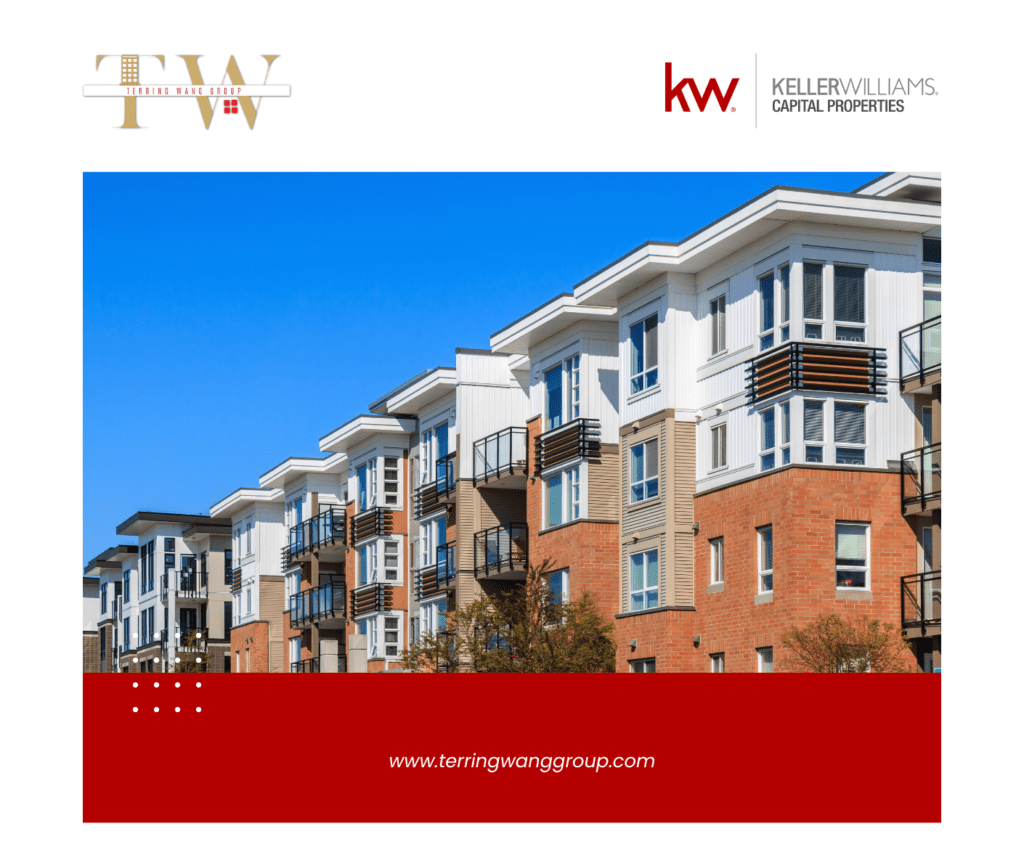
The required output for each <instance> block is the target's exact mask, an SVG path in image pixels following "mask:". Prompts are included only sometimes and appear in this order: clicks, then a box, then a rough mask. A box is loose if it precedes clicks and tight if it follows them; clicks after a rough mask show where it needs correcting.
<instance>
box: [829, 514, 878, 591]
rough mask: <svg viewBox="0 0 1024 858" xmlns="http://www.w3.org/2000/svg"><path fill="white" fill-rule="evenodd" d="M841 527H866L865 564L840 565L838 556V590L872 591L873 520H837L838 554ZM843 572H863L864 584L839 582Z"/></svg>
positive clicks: (837, 551)
mask: <svg viewBox="0 0 1024 858" xmlns="http://www.w3.org/2000/svg"><path fill="white" fill-rule="evenodd" d="M840 527H859V528H863V529H864V566H863V567H860V566H855V565H842V566H841V565H840V564H839V558H838V556H837V557H836V562H835V570H836V590H843V591H848V590H863V591H865V592H870V591H871V522H869V521H837V522H836V526H835V542H836V554H837V555H838V553H839V528H840ZM843 572H857V573H863V575H864V586H863V587H857V586H854V585H845V584H844V585H841V584H840V583H839V576H840V574H841V573H843Z"/></svg>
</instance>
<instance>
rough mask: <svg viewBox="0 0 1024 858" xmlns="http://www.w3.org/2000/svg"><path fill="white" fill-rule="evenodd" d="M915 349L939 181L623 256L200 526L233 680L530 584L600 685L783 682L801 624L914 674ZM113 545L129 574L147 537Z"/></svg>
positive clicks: (328, 658) (921, 572)
mask: <svg viewBox="0 0 1024 858" xmlns="http://www.w3.org/2000/svg"><path fill="white" fill-rule="evenodd" d="M940 336H941V182H940V179H939V176H938V175H937V174H927V173H920V174H911V173H891V174H886V175H884V176H881V177H879V178H878V179H876V180H875V181H873V182H871V183H869V184H868V185H865V186H863V187H861V188H858V189H857V190H856V191H854V192H851V193H834V192H824V191H815V190H809V189H799V188H783V187H776V188H772V189H770V190H769V191H766V192H765V193H764V194H761V195H760V196H758V197H757V198H755V199H754V200H751V201H750V202H748V203H746V204H744V205H742V206H740V207H739V208H737V209H735V210H733V211H732V212H729V213H727V214H725V215H724V216H723V217H721V218H720V219H718V220H717V221H715V222H714V223H712V224H710V225H708V226H707V227H705V228H703V229H701V230H699V231H698V232H696V233H694V234H693V235H691V236H688V237H687V238H685V239H683V240H682V241H680V242H678V243H671V244H667V243H656V242H649V243H647V244H644V245H643V246H641V247H639V248H637V249H635V250H633V251H631V252H630V253H628V254H626V255H625V256H623V257H621V258H620V259H618V260H616V261H615V262H613V263H611V264H610V265H608V266H606V267H605V268H603V269H602V270H601V271H599V272H597V273H595V274H594V275H592V276H591V277H588V278H587V279H585V280H584V281H582V282H581V283H579V284H577V285H576V286H575V287H574V289H573V290H572V292H566V293H564V294H562V295H559V296H557V297H555V298H553V299H552V300H550V301H548V302H547V303H545V304H543V305H542V306H541V307H538V308H537V309H535V310H533V311H531V312H529V313H527V314H526V315H525V316H523V317H522V318H520V319H518V320H516V321H515V322H512V323H511V324H509V325H507V326H506V327H504V328H502V329H501V330H500V331H498V332H497V333H495V334H494V335H492V337H491V338H490V344H489V345H490V348H489V349H487V350H479V349H462V348H459V349H456V353H455V366H453V367H438V368H436V369H433V370H428V371H426V372H423V373H421V374H419V375H417V376H416V377H414V378H412V379H410V380H409V381H407V382H405V383H404V384H402V385H400V386H399V387H397V388H395V389H394V390H392V391H391V392H389V393H387V394H385V395H384V396H382V397H381V398H380V399H379V400H378V401H376V402H374V403H372V404H371V405H370V407H369V410H370V414H364V415H360V416H357V417H355V418H353V419H351V420H349V421H348V422H347V423H345V424H343V425H342V426H340V427H339V428H338V429H336V430H334V431H333V432H331V433H329V434H328V435H326V436H324V437H323V438H321V439H320V442H319V446H320V450H321V452H323V453H324V454H325V458H323V459H289V460H287V461H286V462H284V463H282V465H279V466H277V467H276V468H275V469H273V470H272V471H269V472H268V473H266V474H264V475H263V476H262V477H261V478H260V488H259V489H239V490H238V491H237V492H236V493H235V494H233V495H231V496H229V497H228V498H226V499H225V500H224V501H221V502H220V503H219V504H217V505H215V507H213V508H212V509H211V515H212V516H214V517H220V516H223V517H224V520H225V521H227V522H228V526H229V528H230V529H231V533H232V540H233V542H232V550H233V552H234V563H235V567H234V568H235V575H234V576H233V579H232V581H233V583H232V587H233V592H234V599H235V604H236V609H235V611H234V613H233V615H232V625H233V628H232V630H231V638H230V641H231V649H232V652H233V653H234V659H235V666H234V669H236V670H241V671H242V672H244V671H245V669H260V670H262V669H266V670H271V671H275V670H282V671H290V672H307V671H316V672H360V671H369V672H381V671H396V670H398V669H400V663H401V655H402V651H403V650H404V649H405V647H406V646H407V645H408V643H409V642H410V641H415V640H417V639H418V637H419V636H420V635H422V634H424V633H426V632H437V631H440V630H443V628H444V624H445V615H446V612H448V611H450V610H452V609H453V608H456V607H460V606H463V605H465V604H468V603H469V602H471V601H472V600H474V599H475V598H477V597H479V596H480V595H481V594H488V593H493V592H496V591H499V590H501V589H502V588H508V587H514V586H517V584H518V582H521V581H522V580H523V579H524V578H525V576H526V571H527V569H528V568H530V567H539V566H541V565H543V566H544V568H545V571H546V572H547V574H548V576H549V577H548V582H549V585H550V587H551V590H552V592H553V593H554V594H555V597H556V598H564V599H574V598H576V597H578V596H579V595H581V594H582V593H584V592H586V593H589V594H590V595H591V597H592V598H593V600H594V602H595V604H596V605H597V607H598V609H599V610H600V611H601V613H602V614H603V615H604V616H605V617H607V618H608V619H609V620H610V621H611V622H612V623H613V625H614V628H615V636H616V643H617V664H616V669H617V670H619V671H623V672H625V671H628V672H651V671H665V670H669V671H693V672H703V671H708V672H727V671H761V672H770V671H774V670H777V669H778V670H785V669H786V668H787V664H786V656H785V653H784V652H783V649H782V642H781V639H782V635H783V634H785V633H786V632H787V631H789V630H790V629H792V628H793V627H795V626H803V625H805V624H806V623H808V622H810V621H812V620H814V619H815V618H817V617H819V616H822V615H827V614H836V615H839V616H841V617H845V618H848V619H856V618H860V617H864V616H867V617H869V618H871V619H877V620H880V621H883V622H885V623H891V624H893V625H895V626H897V627H902V628H903V629H904V630H905V631H906V633H907V635H908V637H909V638H910V639H911V641H912V644H913V655H912V656H911V655H909V654H908V664H910V663H912V662H914V661H915V660H916V665H917V669H919V670H922V671H931V670H935V669H940V667H941V573H940V569H941V491H940V486H941V342H940ZM216 520H217V521H220V520H221V519H220V518H217V519H216ZM147 527H148V526H147ZM136 529H138V526H136ZM118 532H119V533H120V532H122V530H120V529H119V531H118ZM124 532H129V531H124ZM133 532H134V531H133ZM139 535H140V540H139V542H140V548H139V552H140V557H139V560H138V562H139V563H144V562H149V563H151V562H152V561H146V557H147V556H148V555H147V552H148V551H149V549H148V548H144V547H141V546H143V545H144V544H149V543H148V542H146V540H152V539H154V538H159V539H166V538H168V537H167V536H166V535H165V534H164V533H163V531H161V532H160V533H159V534H158V533H157V532H156V530H155V529H154V528H152V527H149V528H148V529H147V530H146V532H145V533H142V531H141V530H140V531H139ZM209 538H210V539H213V538H214V534H210V535H209ZM252 539H255V540H256V542H255V543H253V545H254V547H252V548H250V540H252ZM240 540H244V541H245V546H244V548H243V547H242V542H240ZM211 545H212V543H211ZM243 551H244V552H245V553H244V556H243ZM118 556H120V555H118ZM97 560H99V558H98V559H97ZM243 561H244V562H243ZM103 562H111V561H103ZM123 562H124V563H130V562H131V561H123ZM97 568H99V567H97ZM105 574H106V573H105V572H104V571H103V570H102V569H101V570H99V577H100V580H101V581H103V579H104V575H105ZM108 583H115V582H108ZM101 586H102V585H101ZM124 586H125V587H127V586H128V584H127V581H125V583H124ZM136 595H137V594H136ZM131 596H132V594H131V593H128V592H127V591H126V595H125V596H124V597H123V602H124V605H123V606H122V605H121V604H120V603H119V606H118V607H119V610H124V611H126V612H127V614H126V615H130V616H131V617H132V618H134V617H135V616H136V614H135V613H134V612H135V611H137V610H138V611H141V610H143V609H144V607H145V606H144V605H143V604H142V602H140V601H137V600H136V599H132V598H131ZM171 609H172V613H173V610H174V607H173V605H172V606H171ZM278 614H280V615H281V618H282V619H280V620H278V619H277V618H276V616H277V615H278ZM104 616H105V615H104V614H103V612H102V610H101V614H100V624H101V626H102V622H103V617H104ZM133 621H134V622H136V623H137V622H139V620H134V619H133ZM275 623H276V625H275ZM250 626H252V628H249V627H250ZM135 628H136V629H137V628H138V627H137V626H136V627H135ZM151 629H152V621H150V623H149V625H148V626H147V633H148V632H149V631H150V630H151ZM243 629H245V630H246V631H244V632H243V631H242V630H243ZM114 631H115V633H116V631H117V630H116V629H114ZM124 631H125V630H124V629H122V630H121V634H122V636H121V640H122V641H124V639H125V638H124ZM236 638H238V639H237V640H236ZM257 641H258V642H259V643H258V644H257ZM100 649H102V647H100ZM256 650H259V652H261V653H265V654H262V655H260V656H258V657H256V656H255V655H254V654H253V653H254V652H255V651H256ZM243 652H249V657H248V658H249V660H248V661H246V662H244V664H248V665H250V667H248V668H245V667H244V666H243V661H242V656H241V655H240V654H241V653H243ZM140 654H141V655H144V656H146V657H147V660H148V658H150V657H151V656H150V654H149V653H148V652H145V653H140ZM132 656H133V657H137V656H136V655H134V654H132ZM253 659H256V660H255V661H254V660H253ZM253 664H258V665H259V666H258V667H256V668H253V667H252V665H253Z"/></svg>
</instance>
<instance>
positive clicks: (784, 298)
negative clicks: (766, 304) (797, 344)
mask: <svg viewBox="0 0 1024 858" xmlns="http://www.w3.org/2000/svg"><path fill="white" fill-rule="evenodd" d="M779 281H780V282H781V284H782V295H781V298H780V300H781V302H782V306H781V307H780V308H779V313H780V318H781V324H780V326H779V341H780V342H783V343H784V342H786V341H787V340H788V339H789V266H788V265H784V266H783V267H782V268H780V269H779Z"/></svg>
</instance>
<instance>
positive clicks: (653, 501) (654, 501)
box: [626, 494, 663, 512]
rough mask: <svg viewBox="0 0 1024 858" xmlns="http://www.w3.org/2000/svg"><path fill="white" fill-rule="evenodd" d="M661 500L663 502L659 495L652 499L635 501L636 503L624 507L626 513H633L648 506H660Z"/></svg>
mask: <svg viewBox="0 0 1024 858" xmlns="http://www.w3.org/2000/svg"><path fill="white" fill-rule="evenodd" d="M662 500H663V498H662V497H661V495H660V494H659V495H656V496H655V497H653V498H647V499H645V500H642V501H637V502H636V503H629V504H627V505H626V512H633V511H634V510H637V509H644V508H645V507H649V506H657V505H658V504H660V503H661V502H662Z"/></svg>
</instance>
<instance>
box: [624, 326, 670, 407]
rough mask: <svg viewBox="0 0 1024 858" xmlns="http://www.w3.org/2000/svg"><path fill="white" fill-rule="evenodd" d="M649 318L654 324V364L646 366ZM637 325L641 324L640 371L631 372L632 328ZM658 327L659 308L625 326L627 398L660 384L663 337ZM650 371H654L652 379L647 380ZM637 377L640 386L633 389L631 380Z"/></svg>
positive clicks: (641, 394) (655, 387)
mask: <svg viewBox="0 0 1024 858" xmlns="http://www.w3.org/2000/svg"><path fill="white" fill-rule="evenodd" d="M651 319H654V326H653V328H654V336H655V348H654V359H655V364H654V366H648V364H647V337H648V329H647V323H648V322H649V321H650V320H651ZM638 325H639V326H641V327H640V341H641V344H642V345H641V348H640V358H641V360H640V371H639V372H637V373H635V374H634V372H633V362H632V348H633V329H634V328H635V327H637V326H638ZM660 327H661V312H660V310H655V311H654V312H653V313H647V314H645V315H644V317H643V318H642V319H638V320H637V321H635V322H631V323H630V324H629V325H628V326H627V328H626V367H627V374H626V379H627V382H626V384H627V391H628V398H629V399H633V398H634V397H638V396H643V395H645V394H647V393H650V392H651V391H652V390H656V389H657V388H659V387H660V386H661V364H662V360H661V349H662V340H663V339H664V338H663V337H662V336H661V335H660V331H659V329H660ZM652 372H653V373H654V380H653V381H650V382H649V381H648V380H647V376H648V375H649V374H650V373H652ZM637 379H639V380H640V386H639V387H637V389H635V390H634V389H633V382H634V381H636V380H637Z"/></svg>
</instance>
